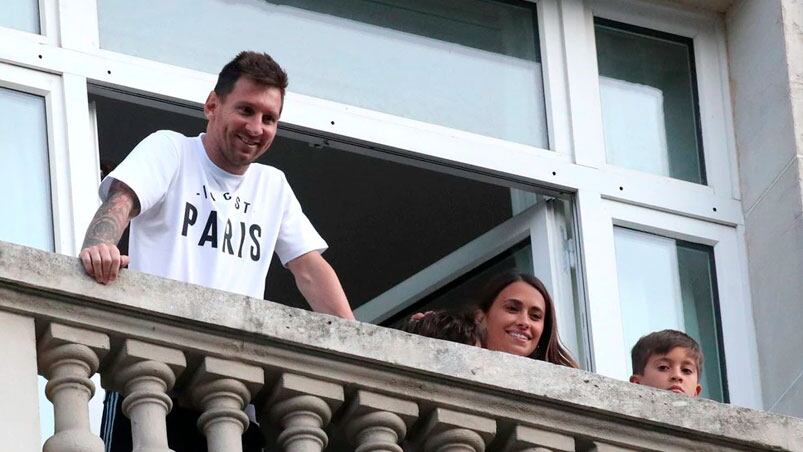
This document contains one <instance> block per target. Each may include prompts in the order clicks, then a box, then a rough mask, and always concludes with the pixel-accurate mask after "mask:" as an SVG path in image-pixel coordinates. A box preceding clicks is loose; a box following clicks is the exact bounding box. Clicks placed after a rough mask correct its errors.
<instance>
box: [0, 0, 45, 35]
mask: <svg viewBox="0 0 803 452" xmlns="http://www.w3.org/2000/svg"><path fill="white" fill-rule="evenodd" d="M0 27H9V28H15V29H17V30H22V31H27V32H29V33H39V32H40V31H39V1H38V0H4V1H3V7H2V8H1V9H0Z"/></svg>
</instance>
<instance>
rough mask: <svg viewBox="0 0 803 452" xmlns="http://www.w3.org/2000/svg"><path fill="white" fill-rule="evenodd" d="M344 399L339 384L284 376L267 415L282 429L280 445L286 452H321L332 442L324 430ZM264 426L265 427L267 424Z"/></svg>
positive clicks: (267, 407) (267, 410)
mask: <svg viewBox="0 0 803 452" xmlns="http://www.w3.org/2000/svg"><path fill="white" fill-rule="evenodd" d="M343 398H344V397H343V388H342V387H341V386H340V385H338V384H335V383H331V382H328V381H323V380H318V379H314V378H309V377H305V376H302V375H296V374H291V373H284V374H282V376H281V377H280V378H279V381H278V383H277V384H276V386H275V387H274V389H273V393H272V394H271V396H270V397H269V398H268V401H267V403H266V405H265V407H264V413H265V415H266V416H267V418H268V419H270V420H271V421H272V422H273V423H274V424H277V425H278V427H279V430H280V433H279V435H278V437H277V442H278V444H279V445H280V447H281V448H282V450H284V451H286V452H320V451H321V450H323V449H324V448H325V447H326V445H327V444H328V442H329V438H328V436H327V435H326V432H324V430H323V429H324V427H326V425H328V424H329V421H330V420H331V419H332V413H333V412H334V411H335V410H337V408H338V407H339V406H340V405H341V404H342V403H343ZM263 417H264V416H263ZM262 424H263V427H264V426H265V425H266V424H267V423H266V422H263V423H262ZM269 435H270V432H269V431H268V432H266V436H269Z"/></svg>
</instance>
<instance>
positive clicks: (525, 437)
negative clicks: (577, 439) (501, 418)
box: [505, 425, 575, 452]
mask: <svg viewBox="0 0 803 452" xmlns="http://www.w3.org/2000/svg"><path fill="white" fill-rule="evenodd" d="M574 450H575V447H574V438H572V437H571V436H568V435H563V434H560V433H556V432H550V431H547V430H542V429H540V428H536V427H530V426H526V425H517V426H515V427H514V428H513V431H512V432H511V433H510V437H509V438H508V440H507V445H506V446H505V452H573V451H574Z"/></svg>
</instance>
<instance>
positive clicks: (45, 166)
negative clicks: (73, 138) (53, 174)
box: [0, 88, 54, 251]
mask: <svg viewBox="0 0 803 452" xmlns="http://www.w3.org/2000/svg"><path fill="white" fill-rule="evenodd" d="M20 187H25V191H20ZM0 192H2V193H16V195H14V196H6V197H5V198H4V199H3V218H4V219H5V221H0V240H4V241H7V242H14V243H18V244H21V245H27V246H32V247H35V248H39V249H43V250H46V251H53V250H54V248H53V219H52V216H51V206H50V172H49V163H48V152H47V118H46V115H45V99H44V98H43V97H41V96H35V95H33V94H27V93H21V92H18V91H13V90H10V89H6V88H0Z"/></svg>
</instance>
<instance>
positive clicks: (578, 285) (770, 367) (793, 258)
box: [0, 0, 803, 416]
mask: <svg viewBox="0 0 803 452" xmlns="http://www.w3.org/2000/svg"><path fill="white" fill-rule="evenodd" d="M802 27H803V2H800V1H797V0H767V1H750V0H741V1H740V0H737V1H729V0H682V1H681V0H677V1H657V0H656V1H646V0H645V1H640V0H597V1H591V0H588V1H582V0H539V1H532V2H530V1H480V0H471V1H461V2H451V1H435V0H393V1H385V2H378V1H369V0H362V1H357V0H355V1H349V2H327V1H315V0H293V1H280V2H266V1H258V0H243V1H237V2H224V1H219V0H203V1H197V0H194V1H179V0H175V1H170V2H163V1H156V0H153V1H150V0H149V1H142V2H125V1H118V0H52V1H51V0H41V1H37V0H11V2H10V3H9V4H8V5H6V6H4V11H3V12H0V115H2V120H1V121H0V128H2V133H0V161H1V162H2V165H0V172H2V177H0V187H2V189H3V191H4V192H5V193H6V194H7V195H6V197H5V200H4V202H3V211H4V212H6V216H5V218H6V221H4V222H3V224H2V225H0V240H4V241H9V242H15V243H20V244H23V245H28V246H33V247H37V248H40V249H43V250H46V251H52V252H56V253H61V254H67V255H76V254H77V252H78V250H79V247H80V245H81V241H82V239H83V233H84V231H85V229H86V225H87V224H88V223H89V220H90V219H91V217H92V215H93V213H94V210H95V209H96V207H97V206H98V204H99V200H98V196H97V187H98V185H99V182H100V178H101V176H102V174H104V172H106V171H108V170H109V169H110V168H112V167H113V166H114V165H116V164H117V163H119V161H120V160H121V159H122V158H123V157H124V156H125V155H126V154H127V153H128V152H129V151H130V150H131V148H132V147H133V146H134V145H135V144H136V142H137V141H138V140H140V139H142V138H143V137H144V136H146V135H147V134H148V133H150V132H152V131H155V130H158V129H164V128H167V129H173V130H178V131H181V132H183V133H185V134H187V135H190V134H197V133H200V132H201V131H203V129H204V121H203V116H202V111H201V105H202V104H203V101H204V100H205V99H206V96H207V94H208V93H209V91H210V89H211V88H212V86H213V85H214V81H215V78H216V73H217V71H218V70H219V68H220V67H222V65H223V64H225V63H226V62H227V61H228V60H229V59H231V57H233V55H234V54H236V53H237V52H238V51H240V50H244V49H252V50H260V51H265V52H268V53H270V54H271V55H273V56H274V57H275V58H276V59H277V60H278V61H279V62H280V63H281V64H282V65H283V66H284V67H285V68H286V69H287V71H288V73H289V75H290V87H289V92H288V94H287V97H286V100H285V105H286V107H285V109H284V112H283V115H282V126H281V133H280V137H279V138H278V139H277V141H276V143H275V144H274V147H273V149H272V150H271V151H269V152H268V154H266V156H265V163H269V164H272V165H275V166H277V167H279V168H280V169H282V170H283V171H285V172H286V173H287V175H288V179H289V180H290V183H291V184H292V185H293V187H294V189H295V191H296V193H297V195H298V197H299V199H300V200H301V203H302V205H303V206H304V208H305V211H306V212H307V214H308V216H309V217H310V218H311V219H312V221H313V223H314V224H316V226H318V228H319V230H320V231H321V232H322V234H323V235H324V237H325V238H326V239H327V240H328V242H329V243H330V250H329V251H328V252H327V256H328V257H329V259H330V261H331V262H332V263H333V266H334V267H335V268H336V270H337V271H338V273H339V274H340V276H341V279H342V280H343V283H344V288H345V289H346V291H347V294H348V295H349V298H350V300H351V302H352V305H353V307H354V308H355V313H356V314H357V316H358V318H359V319H360V320H363V321H366V322H371V323H377V324H380V325H385V326H393V325H394V323H395V322H397V321H398V320H399V319H401V318H404V317H405V316H407V315H409V313H410V312H413V311H416V310H422V309H429V308H433V307H442V306H455V305H460V304H462V303H466V300H468V299H469V298H470V294H471V293H472V292H473V291H474V290H476V287H477V286H478V285H479V284H481V282H482V281H483V280H484V279H485V278H486V277H487V276H488V275H489V274H491V273H494V272H496V271H499V270H500V269H503V268H508V267H518V268H520V269H524V270H528V271H532V272H534V273H535V274H536V275H537V276H539V277H540V278H542V279H543V280H544V281H545V283H546V284H547V287H549V289H550V291H551V292H552V293H553V294H554V297H555V298H556V300H557V301H556V303H557V309H558V314H559V319H558V320H559V322H558V323H559V326H560V331H561V335H562V337H563V339H564V341H565V342H566V343H567V345H568V347H569V348H570V349H571V350H572V352H573V354H574V355H575V356H577V357H578V358H579V360H580V362H581V363H582V365H583V367H584V368H585V369H586V370H590V371H593V372H595V373H598V374H601V375H603V376H607V377H612V378H615V379H626V378H627V377H628V376H629V374H630V369H629V362H628V359H629V349H630V347H631V346H632V345H633V343H634V342H635V340H636V339H637V338H638V337H639V336H641V335H643V334H645V333H647V332H649V331H653V330H657V329H662V328H677V329H682V330H685V331H687V332H689V333H690V334H691V335H692V336H694V337H695V338H697V339H698V340H699V341H700V342H701V344H702V346H703V349H704V351H705V354H706V358H707V360H706V361H707V364H706V367H705V372H704V376H705V381H704V382H703V384H704V387H705V388H706V393H705V395H706V396H707V397H709V398H713V399H715V400H720V401H726V402H730V403H732V404H735V405H739V406H744V407H749V408H757V409H764V410H768V411H774V412H777V413H781V414H787V415H792V416H803V378H801V377H803V351H801V347H800V346H799V344H801V343H803V328H800V327H801V323H802V322H803V320H801V319H803V304H802V303H800V302H799V300H801V299H802V298H803V265H802V264H803V223H802V221H803V220H801V218H803V189H802V188H801V170H803V164H801V162H800V159H799V157H798V155H799V154H801V152H803V31H801V29H802ZM282 272H283V270H282V269H281V268H280V265H278V264H276V263H274V265H273V266H272V270H271V272H270V273H269V276H268V288H267V290H266V298H267V299H270V300H275V301H278V302H282V303H284V304H288V305H291V306H300V305H301V302H300V298H299V296H298V295H297V294H295V293H293V292H292V285H291V282H290V281H289V278H288V276H287V275H286V274H283V273H282Z"/></svg>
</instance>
